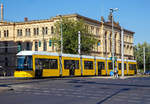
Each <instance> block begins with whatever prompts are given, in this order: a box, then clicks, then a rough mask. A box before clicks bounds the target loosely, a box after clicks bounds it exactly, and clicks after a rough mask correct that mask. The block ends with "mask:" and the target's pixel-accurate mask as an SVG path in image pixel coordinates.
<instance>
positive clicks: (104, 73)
mask: <svg viewBox="0 0 150 104" xmlns="http://www.w3.org/2000/svg"><path fill="white" fill-rule="evenodd" d="M98 62H104V64H105V65H104V68H103V69H102V70H101V75H106V61H105V60H102V59H97V60H96V75H98Z"/></svg>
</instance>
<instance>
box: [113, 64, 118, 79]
mask: <svg viewBox="0 0 150 104" xmlns="http://www.w3.org/2000/svg"><path fill="white" fill-rule="evenodd" d="M114 76H115V78H118V70H117V66H116V67H115V72H114Z"/></svg>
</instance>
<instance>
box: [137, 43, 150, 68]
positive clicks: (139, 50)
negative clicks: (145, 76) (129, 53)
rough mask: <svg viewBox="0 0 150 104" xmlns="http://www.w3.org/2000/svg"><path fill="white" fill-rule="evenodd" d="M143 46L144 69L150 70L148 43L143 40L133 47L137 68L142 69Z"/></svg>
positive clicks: (149, 45)
mask: <svg viewBox="0 0 150 104" xmlns="http://www.w3.org/2000/svg"><path fill="white" fill-rule="evenodd" d="M143 47H145V62H146V69H147V70H150V44H148V43H146V42H144V43H143V44H140V43H138V44H137V45H135V47H134V56H135V58H136V60H137V63H138V68H139V69H143V64H144V61H143V58H144V53H143Z"/></svg>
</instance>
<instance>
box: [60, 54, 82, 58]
mask: <svg viewBox="0 0 150 104" xmlns="http://www.w3.org/2000/svg"><path fill="white" fill-rule="evenodd" d="M62 56H64V57H77V58H80V55H77V54H62Z"/></svg>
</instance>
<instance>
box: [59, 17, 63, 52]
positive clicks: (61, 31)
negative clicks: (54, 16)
mask: <svg viewBox="0 0 150 104" xmlns="http://www.w3.org/2000/svg"><path fill="white" fill-rule="evenodd" d="M59 17H60V18H61V24H60V33H61V39H60V41H61V54H62V53H63V30H62V15H59Z"/></svg>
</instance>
